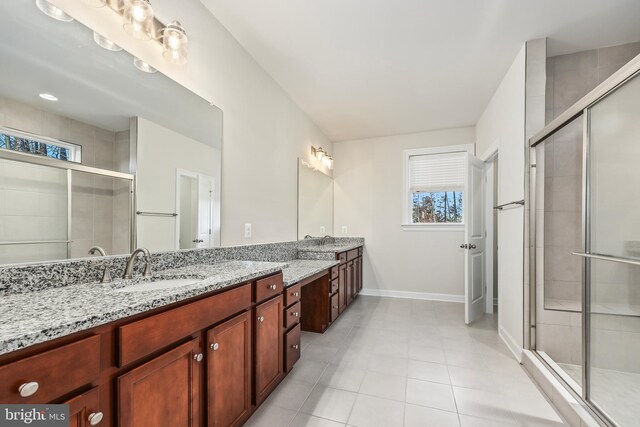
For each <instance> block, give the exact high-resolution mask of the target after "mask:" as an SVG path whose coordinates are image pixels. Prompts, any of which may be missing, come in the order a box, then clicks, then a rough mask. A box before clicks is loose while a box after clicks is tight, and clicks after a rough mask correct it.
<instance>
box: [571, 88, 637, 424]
mask: <svg viewBox="0 0 640 427" xmlns="http://www.w3.org/2000/svg"><path fill="white" fill-rule="evenodd" d="M587 129H588V160H587V174H586V194H587V201H586V209H587V217H586V219H587V224H586V236H585V237H586V245H585V251H586V256H585V263H584V267H585V270H584V271H585V284H586V290H585V291H586V298H585V302H586V307H585V308H586V315H587V318H586V324H587V336H586V348H585V349H586V369H587V376H586V378H587V388H586V398H587V400H588V401H589V402H590V403H591V404H593V405H594V406H596V407H597V408H598V409H600V410H601V411H602V412H603V413H604V414H606V415H607V416H608V418H609V419H611V420H613V421H614V422H615V423H616V424H618V425H620V426H634V425H638V420H639V419H640V405H638V402H640V77H639V76H636V77H635V78H633V79H631V80H630V81H628V82H627V83H626V84H624V85H622V86H621V87H619V88H618V89H617V90H615V91H614V92H612V93H611V94H609V95H608V96H606V97H605V98H603V99H602V100H601V101H599V102H598V103H596V104H594V105H593V106H592V107H590V108H589V109H588V110H587Z"/></svg>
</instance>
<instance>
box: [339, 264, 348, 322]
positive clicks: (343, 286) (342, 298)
mask: <svg viewBox="0 0 640 427" xmlns="http://www.w3.org/2000/svg"><path fill="white" fill-rule="evenodd" d="M338 271H339V273H338V313H339V314H342V312H343V311H344V310H345V309H346V308H347V264H346V263H345V264H340V267H339V268H338Z"/></svg>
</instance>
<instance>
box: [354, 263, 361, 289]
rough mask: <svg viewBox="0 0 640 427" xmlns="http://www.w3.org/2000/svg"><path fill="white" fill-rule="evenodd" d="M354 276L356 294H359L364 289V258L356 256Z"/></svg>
mask: <svg viewBox="0 0 640 427" xmlns="http://www.w3.org/2000/svg"><path fill="white" fill-rule="evenodd" d="M353 268H354V276H355V278H356V280H355V281H356V284H355V294H356V295H357V294H359V293H360V290H362V258H356V259H355V261H354V265H353Z"/></svg>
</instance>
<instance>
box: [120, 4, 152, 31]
mask: <svg viewBox="0 0 640 427" xmlns="http://www.w3.org/2000/svg"><path fill="white" fill-rule="evenodd" d="M122 26H123V28H124V30H125V31H126V32H127V34H129V35H130V36H132V37H133V38H136V39H139V40H151V39H152V38H153V34H154V20H153V9H152V8H151V2H149V0H125V2H124V9H123V11H122Z"/></svg>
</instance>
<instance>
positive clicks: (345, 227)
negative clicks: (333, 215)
mask: <svg viewBox="0 0 640 427" xmlns="http://www.w3.org/2000/svg"><path fill="white" fill-rule="evenodd" d="M347 233H348V231H347V226H346V225H343V226H342V234H347Z"/></svg>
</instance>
